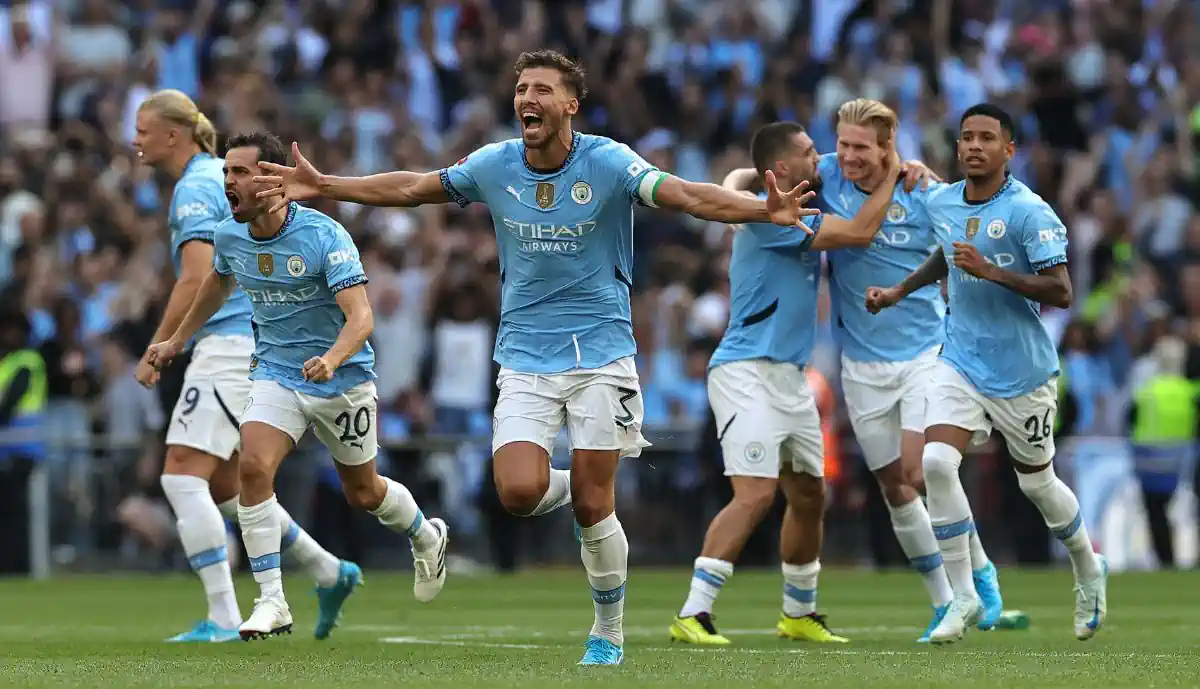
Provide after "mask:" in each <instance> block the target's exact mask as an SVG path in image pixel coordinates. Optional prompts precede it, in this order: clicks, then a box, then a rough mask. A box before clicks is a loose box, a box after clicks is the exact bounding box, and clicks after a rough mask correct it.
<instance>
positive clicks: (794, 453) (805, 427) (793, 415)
mask: <svg viewBox="0 0 1200 689" xmlns="http://www.w3.org/2000/svg"><path fill="white" fill-rule="evenodd" d="M708 402H709V404H711V405H712V410H713V415H714V416H715V417H716V421H717V438H718V440H719V441H720V443H721V454H722V455H723V456H724V460H725V475H726V476H754V477H761V478H779V472H780V468H781V467H782V466H784V464H783V461H784V454H785V453H786V461H787V462H788V464H787V465H786V466H788V467H789V468H790V469H791V471H792V472H793V473H797V474H808V475H810V476H816V477H822V476H824V475H825V443H824V440H823V439H822V437H821V415H820V413H819V412H818V411H817V401H816V398H815V397H814V396H813V393H812V390H811V389H810V388H809V387H808V376H807V375H806V374H805V372H804V369H803V368H800V367H799V366H796V365H795V364H785V363H780V362H775V361H766V360H763V359H756V360H751V361H732V362H730V363H727V364H721V365H720V366H717V367H716V368H714V369H712V370H711V371H709V373H708Z"/></svg>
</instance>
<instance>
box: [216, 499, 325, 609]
mask: <svg viewBox="0 0 1200 689" xmlns="http://www.w3.org/2000/svg"><path fill="white" fill-rule="evenodd" d="M275 504H276V506H277V507H278V510H277V514H276V519H278V520H279V523H280V524H283V525H284V526H283V538H282V540H281V541H280V549H281V550H282V551H284V552H287V553H290V554H291V555H292V556H293V557H295V558H296V561H297V562H299V563H300V566H301V567H303V568H304V571H306V572H308V574H309V576H311V577H312V578H313V581H314V582H316V584H317V586H321V587H329V586H333V585H334V584H336V583H337V579H338V575H339V574H340V573H341V566H342V563H341V560H338V558H337V557H336V556H335V555H334V554H333V553H331V552H329V551H328V550H325V548H323V547H321V544H320V543H317V541H316V539H314V538H313V537H312V536H311V535H309V533H308V532H307V531H305V530H304V529H302V528H300V525H299V524H297V523H296V520H294V519H292V515H290V514H288V511H287V510H285V509H283V505H280V504H279V503H278V502H276V503H275ZM217 508H218V509H220V510H221V514H223V515H225V516H226V517H228V518H229V519H232V520H234V521H235V522H236V521H237V508H238V498H237V496H234V497H232V498H230V499H229V500H226V501H225V502H223V503H221V504H220V505H218V506H217Z"/></svg>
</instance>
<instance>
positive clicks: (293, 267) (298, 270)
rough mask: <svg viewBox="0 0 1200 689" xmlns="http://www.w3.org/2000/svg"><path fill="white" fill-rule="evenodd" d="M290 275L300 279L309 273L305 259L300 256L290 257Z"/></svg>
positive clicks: (288, 265) (288, 266)
mask: <svg viewBox="0 0 1200 689" xmlns="http://www.w3.org/2000/svg"><path fill="white" fill-rule="evenodd" d="M287 270H288V275H291V276H292V277H294V278H298V277H300V276H302V275H304V274H305V273H307V272H308V266H307V265H305V264H304V259H303V258H301V257H299V256H288V260H287Z"/></svg>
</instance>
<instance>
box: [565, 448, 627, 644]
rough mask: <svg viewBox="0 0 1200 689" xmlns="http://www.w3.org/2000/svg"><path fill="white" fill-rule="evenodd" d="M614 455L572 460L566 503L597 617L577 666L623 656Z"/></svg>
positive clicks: (622, 569) (622, 558)
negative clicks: (570, 508) (570, 509)
mask: <svg viewBox="0 0 1200 689" xmlns="http://www.w3.org/2000/svg"><path fill="white" fill-rule="evenodd" d="M619 464H620V452H619V451H618V450H580V449H577V450H575V451H574V453H572V457H571V503H572V505H573V506H574V510H575V522H576V523H577V524H578V525H579V546H580V547H579V556H580V559H582V560H583V568H584V569H585V570H587V577H588V583H589V584H591V587H592V601H593V602H594V604H595V611H596V617H595V621H594V622H593V623H592V629H591V632H590V633H589V634H588V640H587V651H586V652H585V653H584V656H583V659H582V660H581V661H580V664H581V665H616V664H618V663H620V662H621V660H622V659H623V657H624V652H623V651H622V646H623V645H624V642H625V636H624V626H623V623H622V620H623V618H624V611H625V579H626V577H627V575H628V570H629V541H628V540H627V539H626V538H625V530H624V529H623V528H622V527H621V522H620V521H619V520H618V519H617V513H616V479H617V466H618V465H619Z"/></svg>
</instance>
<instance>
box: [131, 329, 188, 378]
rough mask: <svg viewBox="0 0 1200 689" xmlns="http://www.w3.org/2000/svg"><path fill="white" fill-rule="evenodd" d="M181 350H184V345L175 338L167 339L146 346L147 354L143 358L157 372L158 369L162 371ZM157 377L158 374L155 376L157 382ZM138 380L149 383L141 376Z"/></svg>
mask: <svg viewBox="0 0 1200 689" xmlns="http://www.w3.org/2000/svg"><path fill="white" fill-rule="evenodd" d="M181 351H183V345H182V344H180V343H178V342H176V341H175V340H167V341H165V342H157V343H155V344H152V345H150V346H149V347H147V348H146V356H145V357H143V360H144V361H145V362H146V363H147V364H148V365H149V366H150V367H151V368H153V369H154V371H155V373H156V374H157V372H158V371H161V370H163V369H164V368H166V367H167V365H168V364H170V363H171V361H172V360H173V359H174V358H175V357H177V356H179V353H180V352H181ZM157 379H158V376H157V375H155V376H154V380H155V382H157ZM138 382H139V383H142V385H147V383H144V382H142V380H141V379H140V378H139V379H138ZM153 384H154V383H153V382H151V383H150V384H149V385H153Z"/></svg>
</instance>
